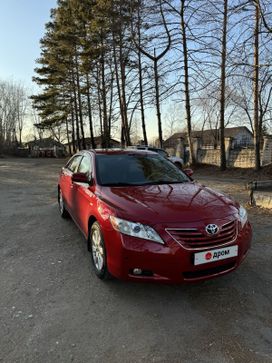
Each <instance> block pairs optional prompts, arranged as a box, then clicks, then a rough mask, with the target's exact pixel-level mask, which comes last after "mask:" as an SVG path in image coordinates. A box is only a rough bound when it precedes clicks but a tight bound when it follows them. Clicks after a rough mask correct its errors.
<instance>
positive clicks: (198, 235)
mask: <svg viewBox="0 0 272 363" xmlns="http://www.w3.org/2000/svg"><path fill="white" fill-rule="evenodd" d="M166 232H167V233H168V234H169V235H170V236H171V237H172V238H173V239H174V240H175V241H176V242H178V243H179V244H180V245H182V246H184V247H185V248H188V249H199V248H210V247H213V246H218V245H223V244H227V243H231V242H233V241H234V240H235V239H236V236H237V223H236V221H235V220H234V221H231V222H228V223H226V224H224V225H223V226H221V228H220V232H219V233H218V234H216V235H214V236H209V235H207V234H206V232H205V231H201V230H200V229H197V228H167V229H166Z"/></svg>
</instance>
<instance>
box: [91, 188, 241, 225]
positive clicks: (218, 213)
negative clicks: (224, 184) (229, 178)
mask: <svg viewBox="0 0 272 363" xmlns="http://www.w3.org/2000/svg"><path fill="white" fill-rule="evenodd" d="M97 195H98V197H100V198H101V199H102V200H103V201H104V202H106V203H107V204H108V205H109V206H110V207H112V208H114V209H115V212H116V215H117V216H118V217H120V218H123V219H127V220H131V221H135V222H140V223H144V224H149V225H155V224H157V223H173V222H182V221H184V222H193V221H200V220H206V219H211V220H213V219H220V218H225V217H228V216H230V215H234V214H237V211H238V210H237V209H238V208H239V205H238V203H236V202H234V201H233V200H232V199H231V198H230V197H228V196H226V195H224V194H223V193H220V192H217V191H215V190H212V189H210V188H207V187H205V186H203V185H200V184H198V183H195V182H189V183H181V184H163V185H148V186H133V187H130V186H129V187H102V188H101V189H100V191H98V193H97Z"/></svg>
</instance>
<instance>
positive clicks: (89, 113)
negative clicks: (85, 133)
mask: <svg viewBox="0 0 272 363" xmlns="http://www.w3.org/2000/svg"><path fill="white" fill-rule="evenodd" d="M86 81H87V104H88V115H89V127H90V137H91V145H92V148H93V149H95V147H96V145H95V141H94V131H93V115H92V105H91V97H90V81H89V75H88V74H86Z"/></svg>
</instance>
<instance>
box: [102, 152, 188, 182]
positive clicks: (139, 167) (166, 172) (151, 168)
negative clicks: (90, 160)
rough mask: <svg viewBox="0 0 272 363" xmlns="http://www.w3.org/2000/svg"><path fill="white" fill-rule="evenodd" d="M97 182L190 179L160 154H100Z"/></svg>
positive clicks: (181, 180) (176, 180)
mask: <svg viewBox="0 0 272 363" xmlns="http://www.w3.org/2000/svg"><path fill="white" fill-rule="evenodd" d="M96 176H97V182H98V184H100V185H104V186H126V185H148V184H151V185H152V184H174V183H184V182H188V181H190V179H189V178H188V176H187V175H185V174H184V173H183V172H182V171H181V170H179V169H178V168H177V167H176V166H175V165H174V164H172V163H171V162H170V161H168V160H166V159H165V158H163V157H161V156H159V155H155V154H154V155H152V154H151V155H147V154H136V153H129V154H107V155H106V154H100V155H97V156H96Z"/></svg>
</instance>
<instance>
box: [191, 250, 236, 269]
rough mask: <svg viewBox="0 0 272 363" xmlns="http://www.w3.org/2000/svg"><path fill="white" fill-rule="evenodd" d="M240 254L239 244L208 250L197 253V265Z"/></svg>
mask: <svg viewBox="0 0 272 363" xmlns="http://www.w3.org/2000/svg"><path fill="white" fill-rule="evenodd" d="M235 256H238V246H231V247H226V248H219V249H216V250H208V251H205V252H199V253H195V265H202V264H204V263H210V262H216V261H220V260H225V259H227V258H231V257H235Z"/></svg>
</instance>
